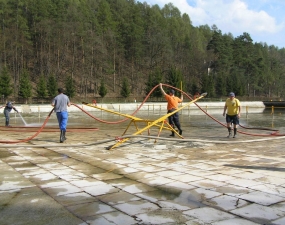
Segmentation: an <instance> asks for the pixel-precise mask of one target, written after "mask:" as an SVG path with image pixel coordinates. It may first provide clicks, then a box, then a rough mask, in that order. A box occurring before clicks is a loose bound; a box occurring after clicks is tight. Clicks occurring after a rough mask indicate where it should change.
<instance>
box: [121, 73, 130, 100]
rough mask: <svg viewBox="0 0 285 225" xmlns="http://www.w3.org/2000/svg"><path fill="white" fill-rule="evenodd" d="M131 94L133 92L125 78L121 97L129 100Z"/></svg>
mask: <svg viewBox="0 0 285 225" xmlns="http://www.w3.org/2000/svg"><path fill="white" fill-rule="evenodd" d="M130 94H131V91H130V86H129V82H128V79H127V78H126V77H124V79H123V83H122V88H121V96H123V97H124V98H128V97H129V96H130Z"/></svg>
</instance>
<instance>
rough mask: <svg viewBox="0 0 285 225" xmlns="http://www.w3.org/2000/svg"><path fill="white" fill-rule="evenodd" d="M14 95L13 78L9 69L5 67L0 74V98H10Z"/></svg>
mask: <svg viewBox="0 0 285 225" xmlns="http://www.w3.org/2000/svg"><path fill="white" fill-rule="evenodd" d="M12 93H13V89H12V87H11V77H10V74H9V72H8V69H7V67H3V69H2V71H1V74H0V95H1V96H0V97H2V96H4V98H7V97H9V96H10V95H11V94H12Z"/></svg>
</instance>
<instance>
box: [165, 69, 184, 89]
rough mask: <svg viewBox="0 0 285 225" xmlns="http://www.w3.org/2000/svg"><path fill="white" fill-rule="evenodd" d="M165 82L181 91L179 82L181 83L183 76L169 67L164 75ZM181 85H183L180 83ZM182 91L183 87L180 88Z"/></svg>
mask: <svg viewBox="0 0 285 225" xmlns="http://www.w3.org/2000/svg"><path fill="white" fill-rule="evenodd" d="M166 82H167V84H169V85H171V86H173V87H176V88H178V89H181V82H183V76H182V73H181V72H180V70H178V69H176V68H175V67H173V66H172V67H170V69H169V70H168V72H167V74H166ZM182 84H183V83H182ZM182 89H183V87H182Z"/></svg>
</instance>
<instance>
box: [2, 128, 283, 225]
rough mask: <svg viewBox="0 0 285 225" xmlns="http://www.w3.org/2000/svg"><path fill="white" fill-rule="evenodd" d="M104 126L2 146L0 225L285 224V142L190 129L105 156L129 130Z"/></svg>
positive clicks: (136, 142)
mask: <svg viewBox="0 0 285 225" xmlns="http://www.w3.org/2000/svg"><path fill="white" fill-rule="evenodd" d="M97 125H98V126H97ZM96 126H97V127H98V128H99V131H96V132H85V133H77V132H70V133H68V134H67V138H68V139H67V141H66V142H65V143H63V144H59V143H58V132H47V133H41V134H40V135H39V136H37V137H36V138H35V139H33V140H31V141H29V142H28V143H21V144H16V145H4V144H1V148H0V171H1V173H0V224H7V225H8V224H9V225H10V224H29V225H30V224H35V225H41V224H57V225H58V224H60V225H73V224H74V225H77V224H82V225H83V224H84V225H85V224H99V225H105V224H106V225H107V224H108V225H111V224H112V225H114V224H115V225H129V224H130V225H131V224H164V225H177V224H185V225H202V224H203V225H205V224H207V225H209V224H211V225H229V224H230V225H235V224H242V225H254V224H280V225H281V224H283V225H284V224H285V152H284V139H283V137H280V138H260V137H248V136H245V135H239V136H238V138H237V139H233V138H230V139H229V138H225V137H224V136H225V135H226V131H225V129H223V128H217V127H214V128H213V129H203V128H201V129H200V128H196V129H195V130H194V129H192V130H191V129H189V130H188V129H186V128H185V130H183V136H184V138H185V139H190V138H191V139H192V141H185V142H184V141H182V140H181V139H176V138H169V136H168V135H169V132H167V131H166V132H162V134H161V135H160V136H161V137H162V138H164V139H163V140H157V142H156V143H154V140H153V139H146V138H141V137H139V136H137V137H135V138H130V140H129V141H128V142H126V143H125V144H123V145H121V146H119V147H118V148H115V149H113V150H107V148H108V147H109V146H110V145H113V144H114V143H116V140H115V137H116V136H118V135H120V134H122V133H123V131H124V128H125V126H124V127H116V126H114V125H105V124H99V123H98V124H96ZM197 129H199V130H197ZM31 134H32V133H28V132H21V133H19V132H12V131H9V132H1V133H0V139H1V140H8V139H11V138H12V139H23V138H25V137H26V136H27V135H31ZM153 135H156V134H155V132H154V133H153ZM202 137H203V138H202ZM102 140H103V141H102ZM104 140H106V141H104ZM203 140H204V141H203ZM246 141H250V142H246ZM73 145H77V146H73Z"/></svg>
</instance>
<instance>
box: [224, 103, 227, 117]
mask: <svg viewBox="0 0 285 225" xmlns="http://www.w3.org/2000/svg"><path fill="white" fill-rule="evenodd" d="M226 111H227V105H226V104H225V106H224V112H223V116H225V115H226Z"/></svg>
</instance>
